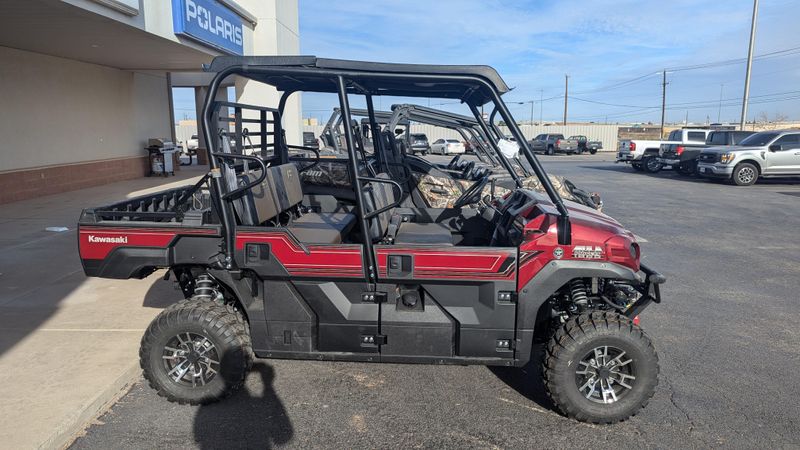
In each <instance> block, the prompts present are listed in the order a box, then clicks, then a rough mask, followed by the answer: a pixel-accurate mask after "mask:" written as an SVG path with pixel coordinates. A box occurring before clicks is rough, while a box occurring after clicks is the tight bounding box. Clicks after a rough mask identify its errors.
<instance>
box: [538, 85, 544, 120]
mask: <svg viewBox="0 0 800 450" xmlns="http://www.w3.org/2000/svg"><path fill="white" fill-rule="evenodd" d="M542 105H544V89H539V122H542V124H544V115H543V113H542Z"/></svg>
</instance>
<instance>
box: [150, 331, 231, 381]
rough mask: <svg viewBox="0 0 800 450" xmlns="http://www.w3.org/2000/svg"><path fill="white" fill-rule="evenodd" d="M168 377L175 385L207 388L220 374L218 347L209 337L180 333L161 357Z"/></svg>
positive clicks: (167, 346) (168, 343)
mask: <svg viewBox="0 0 800 450" xmlns="http://www.w3.org/2000/svg"><path fill="white" fill-rule="evenodd" d="M161 359H162V360H163V361H164V369H165V370H166V372H167V376H168V377H169V378H170V379H171V380H172V381H173V382H175V383H177V384H180V385H183V386H190V387H193V388H194V387H197V386H198V385H199V386H205V385H206V384H208V383H209V382H210V381H211V380H213V379H214V377H215V376H216V375H217V374H218V373H219V369H220V363H219V354H218V353H217V347H216V346H215V345H214V343H213V342H211V340H210V339H208V338H207V337H205V336H203V335H200V334H196V333H189V332H186V333H179V334H178V335H177V336H174V337H173V338H172V339H170V340H169V342H167V344H166V345H165V346H164V351H163V353H162V355H161Z"/></svg>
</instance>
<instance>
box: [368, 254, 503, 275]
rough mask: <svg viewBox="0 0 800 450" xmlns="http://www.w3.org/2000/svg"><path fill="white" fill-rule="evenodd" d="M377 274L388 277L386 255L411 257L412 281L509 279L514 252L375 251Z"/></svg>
mask: <svg viewBox="0 0 800 450" xmlns="http://www.w3.org/2000/svg"><path fill="white" fill-rule="evenodd" d="M376 253H377V256H378V270H379V274H380V275H381V276H383V277H386V276H387V274H388V267H387V265H388V263H387V259H388V258H387V257H388V255H390V254H391V255H413V257H414V273H413V276H414V277H415V278H434V279H458V280H467V279H470V280H513V279H514V277H515V276H516V263H515V262H514V260H513V259H514V257H515V253H516V251H515V250H505V251H503V250H498V249H486V250H483V249H476V248H456V249H453V248H449V249H447V250H440V249H437V250H433V249H430V250H429V249H424V248H413V247H387V246H382V247H379V248H377V249H376Z"/></svg>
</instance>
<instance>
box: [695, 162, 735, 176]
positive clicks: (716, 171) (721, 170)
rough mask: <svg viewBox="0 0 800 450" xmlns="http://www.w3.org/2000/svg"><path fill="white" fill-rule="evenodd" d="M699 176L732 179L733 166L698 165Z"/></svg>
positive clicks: (717, 164) (718, 164) (719, 164)
mask: <svg viewBox="0 0 800 450" xmlns="http://www.w3.org/2000/svg"><path fill="white" fill-rule="evenodd" d="M697 174H698V175H700V176H702V177H719V178H730V177H731V176H733V164H721V163H714V164H709V163H698V164H697Z"/></svg>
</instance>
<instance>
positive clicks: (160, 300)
mask: <svg viewBox="0 0 800 450" xmlns="http://www.w3.org/2000/svg"><path fill="white" fill-rule="evenodd" d="M181 300H183V292H181V290H180V289H177V288H175V285H173V282H172V281H164V280H160V279H159V280H156V281H155V282H154V283H153V284H152V285H151V286H150V289H148V290H147V294H145V296H144V301H143V302H142V306H144V307H146V308H158V309H164V308H166V307H167V306H169V305H171V304H173V303H178V302H179V301H181Z"/></svg>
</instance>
